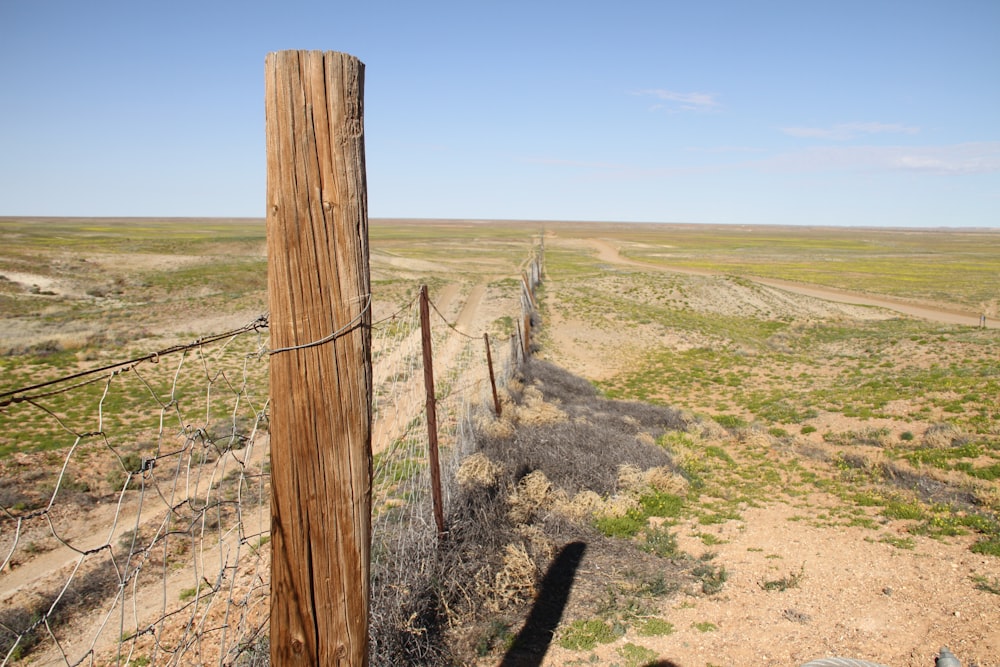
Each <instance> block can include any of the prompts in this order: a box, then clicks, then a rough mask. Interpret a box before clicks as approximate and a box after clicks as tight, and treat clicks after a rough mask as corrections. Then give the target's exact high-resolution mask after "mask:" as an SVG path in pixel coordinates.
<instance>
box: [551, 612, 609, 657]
mask: <svg viewBox="0 0 1000 667" xmlns="http://www.w3.org/2000/svg"><path fill="white" fill-rule="evenodd" d="M619 636H620V635H618V634H616V633H615V631H614V629H613V628H612V627H611V626H610V625H608V624H607V623H605V622H604V621H602V620H601V619H599V618H592V619H589V620H578V621H573V622H572V623H571V624H570V625H569V627H567V628H565V629H564V630H563V632H562V636H560V637H559V646H561V647H563V648H564V649H567V650H570V651H590V650H592V649H594V648H595V647H596V646H597V645H598V644H610V643H611V642H613V641H615V640H616V639H618V637H619Z"/></svg>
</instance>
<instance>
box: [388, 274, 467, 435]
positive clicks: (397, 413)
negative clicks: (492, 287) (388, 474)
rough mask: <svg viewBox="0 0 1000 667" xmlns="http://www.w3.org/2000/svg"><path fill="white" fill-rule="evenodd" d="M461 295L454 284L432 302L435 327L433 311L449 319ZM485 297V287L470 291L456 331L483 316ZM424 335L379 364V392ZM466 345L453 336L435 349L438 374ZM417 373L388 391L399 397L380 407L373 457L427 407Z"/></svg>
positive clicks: (405, 343)
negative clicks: (481, 306)
mask: <svg viewBox="0 0 1000 667" xmlns="http://www.w3.org/2000/svg"><path fill="white" fill-rule="evenodd" d="M458 293H459V285H458V284H450V285H448V286H446V287H445V288H444V289H443V290H442V292H441V294H440V295H439V296H438V298H437V299H436V300H432V301H431V303H432V304H433V309H432V312H431V319H432V327H433V326H434V324H435V323H434V322H433V320H434V319H435V318H436V316H437V313H434V312H433V310H434V309H436V310H437V311H438V312H439V313H440V314H441V316H443V317H446V316H447V314H448V313H449V312H451V311H454V310H455V308H454V307H453V304H454V303H455V301H456V299H457V298H458ZM485 294H486V285H485V284H479V285H476V286H475V287H473V288H472V289H471V290H470V291H469V295H468V296H467V297H466V298H465V301H464V302H463V303H462V306H461V309H460V310H459V314H458V319H457V320H456V323H455V325H454V326H455V329H457V330H458V331H460V332H461V331H462V330H463V329H466V330H467V329H469V328H471V327H472V325H473V323H474V322H475V321H476V317H477V315H478V314H479V310H480V304H481V303H482V300H483V297H484V295H485ZM420 336H421V333H420V330H419V329H417V330H415V331H412V332H410V333H409V334H408V335H407V336H406V338H404V339H403V340H402V341H400V344H399V345H397V346H396V349H395V350H393V351H392V352H391V353H390V354H389V355H388V356H387V357H386V358H385V360H384V361H380V362H379V364H378V368H377V369H375V370H374V371H373V377H374V382H375V387H376V390H378V389H379V388H383V387H385V386H386V384H387V383H392V382H394V380H393V378H394V376H395V374H396V372H397V370H398V367H399V365H400V363H401V361H402V360H403V359H404V358H405V357H406V355H407V353H408V351H409V350H411V349H412V348H413V346H414V345H419V341H420ZM465 342H466V339H464V338H462V337H461V336H458V335H449V336H448V338H447V340H446V341H445V343H444V345H443V346H441V347H440V349H435V350H434V367H435V373H436V374H438V375H439V374H441V373H443V372H445V371H446V370H447V369H449V368H450V367H451V366H452V365H453V363H454V360H455V358H456V357H457V356H458V354H459V353H460V352H461V351H462V348H463V347H464V345H465ZM413 370H414V372H412V373H410V375H409V377H408V378H407V380H406V382H405V383H404V384H402V385H401V386H397V387H394V388H393V387H390V391H389V392H387V393H390V395H392V396H394V397H395V398H394V400H393V401H392V403H391V404H388V405H385V406H381V407H380V410H379V412H380V414H379V415H378V416H377V417H376V419H375V423H374V424H373V426H372V453H373V454H378V453H379V452H381V451H383V450H385V449H386V448H388V447H389V446H390V445H391V444H392V443H393V442H395V441H396V440H398V439H399V438H400V437H402V436H403V435H404V433H405V432H406V427H407V425H408V424H409V423H410V422H411V421H412V420H413V419H414V418H415V417H417V416H419V414H420V411H421V410H422V409H423V407H424V403H425V400H426V396H425V390H424V381H423V373H418V372H416V369H413Z"/></svg>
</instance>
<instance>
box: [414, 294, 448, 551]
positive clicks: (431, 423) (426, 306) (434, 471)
mask: <svg viewBox="0 0 1000 667" xmlns="http://www.w3.org/2000/svg"><path fill="white" fill-rule="evenodd" d="M420 333H421V336H420V339H421V343H422V344H423V354H424V390H425V391H426V394H427V400H426V409H427V465H428V466H429V467H430V472H431V500H432V503H433V506H434V507H433V509H434V523H435V524H437V531H438V538H443V537H444V536H445V534H446V533H445V526H444V507H443V506H442V505H443V502H442V496H441V461H440V456H439V455H438V430H437V398H436V397H435V396H434V354H433V352H432V350H431V309H430V299H429V298H428V296H427V285H421V287H420Z"/></svg>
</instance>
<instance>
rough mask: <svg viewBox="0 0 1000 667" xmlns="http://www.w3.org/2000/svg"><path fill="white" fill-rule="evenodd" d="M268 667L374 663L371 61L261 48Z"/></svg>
mask: <svg viewBox="0 0 1000 667" xmlns="http://www.w3.org/2000/svg"><path fill="white" fill-rule="evenodd" d="M264 70H265V118H266V120H265V129H266V139H267V257H268V301H269V306H270V309H271V315H270V330H271V360H270V372H271V399H270V402H271V407H270V411H271V414H270V430H271V493H272V498H271V537H272V539H271V554H272V556H271V611H270V617H271V664H272V665H275V666H276V667H286V666H288V665H309V666H310V667H313V666H315V665H340V666H348V665H350V666H351V667H357V666H359V665H362V666H363V665H367V664H368V605H369V586H370V584H369V570H370V562H371V553H370V549H371V464H372V457H371V411H372V370H371V330H370V325H371V310H370V308H369V306H370V303H371V287H370V285H371V282H370V275H369V267H368V210H367V209H368V202H367V193H366V184H365V164H364V162H365V161H364V124H363V118H364V113H363V93H364V65H363V64H362V63H361V62H360V61H358V60H357V59H356V58H354V57H352V56H349V55H346V54H342V53H334V52H320V51H281V52H277V53H271V54H268V55H267V57H266V59H265V67H264Z"/></svg>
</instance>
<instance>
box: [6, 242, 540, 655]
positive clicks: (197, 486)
mask: <svg viewBox="0 0 1000 667" xmlns="http://www.w3.org/2000/svg"><path fill="white" fill-rule="evenodd" d="M536 262H537V260H535V261H533V262H532V269H531V276H532V278H531V280H532V281H534V280H536V278H535V276H536V275H540V274H539V273H538V270H537V269H535V268H534V265H535V263H536ZM465 296H466V298H465V299H464V300H463V299H455V300H453V302H452V303H448V304H442V305H441V307H440V308H439V307H438V304H432V305H433V306H434V313H435V317H433V318H432V320H433V325H432V341H433V348H434V368H435V375H436V384H437V396H438V403H437V406H438V413H437V414H438V426H439V437H440V438H441V443H442V445H443V446H445V447H446V448H447V449H446V451H449V452H450V453H451V456H449V457H447V458H446V459H445V464H446V465H447V466H450V467H452V468H453V467H454V466H455V461H457V460H458V459H459V458H460V457H461V456H462V454H463V452H461V447H460V446H459V443H461V442H462V439H461V438H460V437H459V436H460V431H461V429H462V428H463V424H464V423H466V422H467V420H468V419H469V418H470V415H472V414H473V413H474V412H475V410H478V409H480V406H483V405H492V397H491V395H490V392H491V386H490V381H489V373H488V371H487V368H486V351H485V350H484V349H483V346H484V337H483V335H482V333H483V331H488V333H489V334H490V335H491V336H493V339H494V340H493V342H492V348H491V352H492V357H493V359H495V360H496V367H497V369H498V370H497V374H496V375H497V382H498V384H501V385H502V384H503V383H504V381H505V379H506V378H507V377H509V375H510V374H511V373H512V372H513V369H514V368H515V366H516V365H517V363H518V361H519V359H520V356H521V354H523V349H524V347H525V346H524V344H523V340H522V338H521V337H522V336H524V335H525V332H523V331H522V330H521V325H520V323H521V321H522V320H521V319H519V316H520V317H522V318H523V314H522V313H523V311H522V308H523V307H524V305H525V297H524V294H523V293H513V290H511V289H510V286H509V282H507V283H503V282H501V283H497V284H495V285H478V286H475V287H473V288H471V289H470V290H468V293H467V294H466V295H465ZM477 306H478V310H479V311H485V312H487V313H489V315H488V316H486V317H485V319H484V316H483V314H482V312H480V314H479V316H478V317H476V318H475V319H474V320H473V319H472V318H466V319H468V322H466V323H465V324H466V325H467V324H468V323H469V322H472V321H475V322H476V323H477V324H479V325H481V326H483V327H484V328H483V329H481V330H479V331H475V332H474V331H467V330H463V323H462V322H460V321H457V320H461V319H462V318H461V315H462V314H468V313H469V312H472V311H476V310H477ZM373 309H374V311H375V312H376V314H377V313H378V312H379V311H380V310H381V311H384V312H387V313H388V312H389V311H393V312H392V313H391V314H389V315H385V316H382V317H381V319H377V320H376V321H375V323H374V324H373V325H372V334H373V335H372V340H373V343H372V359H373V387H374V423H373V430H372V432H373V439H372V450H373V453H374V479H373V499H372V508H373V517H372V520H373V531H372V534H373V545H372V554H373V556H372V557H373V568H372V572H373V575H372V576H373V596H376V597H377V596H378V595H380V594H381V592H382V591H384V590H386V589H387V588H390V587H393V586H399V585H403V583H404V582H403V578H402V577H403V575H401V574H400V573H405V572H412V571H413V569H414V567H416V568H417V569H418V570H419V567H420V564H419V562H416V561H414V560H413V555H414V554H415V553H416V551H415V549H418V550H419V549H420V547H421V545H426V544H427V543H428V541H432V540H433V539H434V538H435V535H436V532H435V529H434V525H433V519H431V518H430V516H431V515H430V507H429V504H430V503H429V497H430V491H429V488H428V486H427V482H426V471H427V441H428V433H427V422H426V415H425V413H424V385H423V380H422V373H421V369H422V361H421V332H420V322H419V313H418V308H417V301H416V299H414V300H413V301H411V302H410V303H407V304H403V305H401V306H399V305H396V306H393V305H392V304H379V303H377V302H376V303H375V304H374V305H373ZM452 320H456V321H457V322H456V321H452ZM269 352H270V351H269V336H268V329H267V318H266V317H261V318H258V319H256V320H255V321H253V322H251V323H249V324H248V325H247V326H245V327H241V328H239V329H236V330H232V331H227V332H223V333H221V334H218V335H213V336H209V337H205V338H202V339H199V340H197V341H195V342H194V343H191V344H185V345H177V346H174V347H170V348H167V349H164V350H160V351H158V352H156V353H151V354H143V355H137V356H135V357H134V358H132V359H129V360H126V361H124V362H120V363H110V364H105V365H103V366H101V367H99V368H96V369H92V370H86V371H75V372H70V373H66V374H63V375H61V376H60V377H57V378H51V379H49V378H38V379H37V381H36V382H33V383H32V384H30V385H29V386H25V387H21V388H19V389H16V390H10V391H6V392H3V393H0V659H2V664H3V665H7V664H12V663H16V662H18V661H20V660H23V659H26V658H29V657H30V658H31V660H32V661H37V662H40V663H44V664H65V665H83V664H87V665H107V664H115V665H125V664H131V665H150V664H157V665H187V664H257V663H256V662H255V660H259V652H260V647H261V646H262V645H266V641H265V640H266V637H267V633H268V614H269V588H270V549H269V548H267V547H266V545H267V543H268V541H269V535H270V533H269V528H270V486H269V485H270V475H269V472H270V468H269V444H270V443H269V436H268V417H267V416H268V396H269V394H268V391H269V389H268V356H269ZM447 500H448V499H447V497H446V498H445V502H447ZM373 641H375V642H376V643H377V641H378V638H377V637H374V638H373ZM255 652H256V653H255ZM255 655H258V657H254V656H255Z"/></svg>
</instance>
